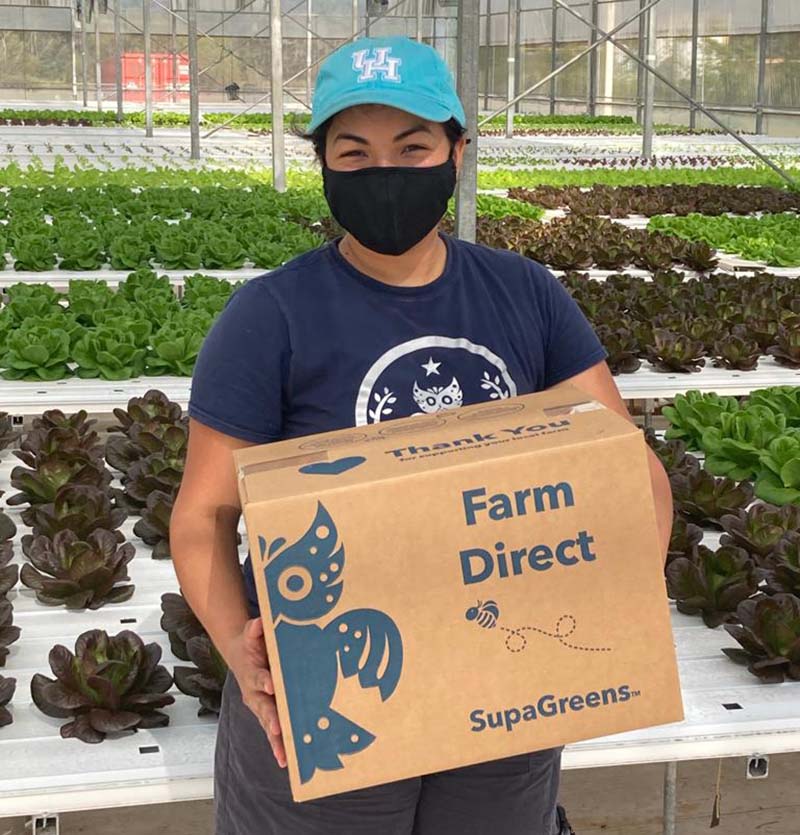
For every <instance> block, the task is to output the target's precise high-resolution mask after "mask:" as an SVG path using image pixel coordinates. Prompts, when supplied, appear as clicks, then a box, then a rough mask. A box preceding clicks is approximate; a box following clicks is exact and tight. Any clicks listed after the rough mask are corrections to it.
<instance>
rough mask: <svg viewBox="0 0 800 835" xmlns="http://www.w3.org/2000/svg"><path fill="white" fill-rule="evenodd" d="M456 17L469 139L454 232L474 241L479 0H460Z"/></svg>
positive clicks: (460, 83) (460, 86) (460, 90)
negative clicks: (470, 139)
mask: <svg viewBox="0 0 800 835" xmlns="http://www.w3.org/2000/svg"><path fill="white" fill-rule="evenodd" d="M460 12H461V13H460V14H459V16H458V74H457V78H458V95H459V98H460V99H461V101H462V102H463V103H464V112H465V115H466V117H467V125H468V126H469V127H470V131H471V132H472V133H473V137H472V142H470V143H469V144H468V145H467V146H466V147H465V149H464V158H463V160H462V163H461V171H460V173H459V178H458V189H457V192H456V235H457V236H458V237H459V238H461V239H462V240H465V241H474V240H475V207H476V201H477V192H478V129H477V123H478V72H479V70H478V62H477V61H476V60H475V56H476V55H477V54H478V46H479V44H480V0H463V2H462V3H461V6H460Z"/></svg>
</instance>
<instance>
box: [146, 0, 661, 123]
mask: <svg viewBox="0 0 800 835" xmlns="http://www.w3.org/2000/svg"><path fill="white" fill-rule="evenodd" d="M405 1H406V0H395V2H394V3H392V4H391V5H390V6H387V8H386V10H385V11H384V14H388V13H389V12H390V11H392V9H396V8H397V7H398V6H402V5H403V4H404V3H405ZM156 2H158V0H156ZM656 2H658V0H656ZM298 5H299V4H298ZM294 8H296V7H293V8H292V9H290V10H289V11H290V12H291V11H294ZM284 14H287V13H284ZM365 32H366V26H362V27H361V28H360V29H358V30H357V31H354V32H353V34H352V35H351V36H350V37H349V38H348V39H347V40H346V41H343V42H342V44H341V45H342V46H343V45H344V44H345V43H350V42H351V41H354V40H356V39H357V38H360V37H361V35H363V34H364V33H365ZM332 51H333V50H331V51H330V52H326V53H324V54H323V55H320V56H319V58H315V59H314V61H312V62H311V63H310V64H308V65H306V67H305V69H302V70H300V71H299V72H296V73H295V74H294V75H292V76H290V77H289V78H285V79H284V80H283V86H284V90H285V89H286V87H287V85H289V84H291V83H292V82H293V81H296V80H297V79H298V78H300V76H301V75H304V74H305V73H307V72H310V71H311V70H312V69H314V67H316V66H317V64H321V63H322V62H323V61H324V60H325V59H326V58H327V57H328V55H330V54H331V52H332ZM286 92H288V93H289V95H290V96H292V98H294V99H296V100H297V101H298V102H300V104H302V105H303V106H305V107H307V106H308V105H307V104H306V103H305V102H304V101H302V99H299V98H298V97H297V96H295V95H294V94H293V93H291V91H288V90H287V91H286ZM268 98H269V93H265V94H264V95H263V96H260V97H259V98H257V99H256V100H255V101H253V102H251V103H250V104H249V105H247V107H245V108H244V110H241V111H240V112H239V113H237V114H235V115H233V116H231V117H230V119H226V120H225V121H224V122H222V123H221V124H219V125H216V126H215V127H213V128H212V129H211V130H210V131H209V132H208V133H206V134H205V135H204V136H203V139H208V137H209V136H213V135H214V134H215V133H216V132H217V131H219V130H222V128H226V127H227V126H228V125H229V124H230V123H231V122H233V120H234V119H236V118H237V116H243V115H244V114H245V113H249V112H250V111H251V110H252V109H253V108H254V107H258V105H260V104H261V103H262V102H265V101H266V100H267V99H268Z"/></svg>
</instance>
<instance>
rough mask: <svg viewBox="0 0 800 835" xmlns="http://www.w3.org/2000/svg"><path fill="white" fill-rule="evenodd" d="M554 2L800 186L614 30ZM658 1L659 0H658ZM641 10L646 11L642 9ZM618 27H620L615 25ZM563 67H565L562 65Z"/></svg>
mask: <svg viewBox="0 0 800 835" xmlns="http://www.w3.org/2000/svg"><path fill="white" fill-rule="evenodd" d="M553 2H554V3H555V4H556V5H557V6H559V8H562V9H564V11H565V12H568V13H569V14H571V15H572V16H573V17H575V18H577V19H578V20H581V21H583V22H584V23H585V24H586V25H587V26H591V27H593V28H594V29H595V30H596V31H597V34H598V35H601V36H602V40H599V41H597V43H602V42H603V40H607V41H608V42H609V43H612V44H614V46H615V47H617V49H619V50H620V51H621V52H624V53H625V54H626V55H627V56H628V57H629V58H632V59H633V60H634V61H636V63H637V64H639V65H640V66H642V67H643V68H644V70H645V71H646V72H648V73H650V74H651V75H652V76H653V77H654V78H657V79H658V80H659V81H660V82H661V83H662V84H665V85H666V86H667V87H669V89H670V90H672V91H673V93H677V94H678V95H679V96H680V97H681V98H682V99H684V100H685V101H687V102H688V103H689V105H690V106H691V107H696V108H697V109H698V110H699V111H700V112H701V113H702V114H703V115H704V116H705V117H706V118H707V119H710V120H711V121H712V122H713V123H714V124H715V125H716V126H717V127H719V128H722V130H723V131H724V132H725V133H727V134H728V135H729V136H731V137H733V138H734V139H735V140H736V141H737V142H738V143H739V144H740V145H743V146H744V147H745V148H747V150H748V151H750V152H751V153H753V154H755V156H757V157H758V158H759V159H760V160H761V161H762V162H763V163H764V165H767V166H768V167H769V168H771V169H772V170H773V171H774V172H775V173H776V174H777V175H778V176H779V177H781V178H782V179H783V180H785V181H786V182H787V183H788V184H789V185H790V186H792V187H793V188H800V184H798V182H797V180H795V179H794V178H793V177H791V176H790V175H789V174H787V173H786V172H785V171H784V170H783V169H782V168H781V167H780V166H779V165H778V164H777V163H775V162H773V161H772V160H771V159H770V158H769V157H768V156H767V155H766V154H762V153H761V151H759V150H758V148H756V147H755V145H753V144H752V143H751V142H748V141H747V140H746V139H745V138H744V137H743V136H740V135H739V134H738V133H736V132H735V131H733V130H731V129H730V128H729V127H728V126H727V125H726V124H725V123H724V122H723V121H722V120H721V119H718V118H717V117H716V116H715V115H714V114H713V113H712V112H711V111H710V110H709V109H708V108H707V107H704V106H703V105H702V104H700V103H699V102H697V101H694V100H693V99H692V97H691V96H690V95H689V94H688V93H684V92H683V90H681V88H680V87H678V86H677V85H676V84H673V83H672V82H671V81H670V80H669V79H668V78H667V77H666V76H665V75H664V74H663V73H660V72H659V71H658V70H657V69H656V68H655V67H653V66H652V65H651V64H649V63H648V62H647V61H643V60H642V59H641V58H640V57H639V56H638V55H637V54H636V53H635V52H634V51H633V50H631V49H628V47H627V46H625V45H624V44H622V43H620V42H619V41H618V40H616V38H614V37H613V34H614V30H612V31H611V32H605V31H603V29H602V28H601V27H600V26H597V25H595V24H593V23H592V21H591V20H589V19H588V18H586V17H584V16H583V15H582V14H581V13H580V12H578V11H576V10H575V9H573V8H572V7H571V6H570V5H569V3H565V2H564V0H553ZM656 2H658V0H656ZM654 5H655V3H651V4H650V5H649V6H646V7H645V8H646V9H649V8H651V7H652V6H654ZM641 11H644V9H642V10H641ZM615 28H618V27H615ZM562 69H563V67H562Z"/></svg>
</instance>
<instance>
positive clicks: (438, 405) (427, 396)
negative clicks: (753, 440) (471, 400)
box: [413, 377, 464, 414]
mask: <svg viewBox="0 0 800 835" xmlns="http://www.w3.org/2000/svg"><path fill="white" fill-rule="evenodd" d="M413 394H414V402H415V403H416V404H417V406H419V407H420V409H422V411H423V412H424V413H425V414H433V413H434V412H441V411H442V410H443V409H458V408H460V406H461V405H462V403H463V402H464V392H463V391H462V390H461V385H460V384H459V382H458V380H457V379H456V378H455V377H453V379H452V380H451V381H450V384H449V385H447V386H432V387H431V388H427V389H424V388H420V386H419V384H418V383H417V381H416V380H414V389H413Z"/></svg>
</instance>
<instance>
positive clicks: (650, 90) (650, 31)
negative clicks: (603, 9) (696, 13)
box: [591, 9, 657, 159]
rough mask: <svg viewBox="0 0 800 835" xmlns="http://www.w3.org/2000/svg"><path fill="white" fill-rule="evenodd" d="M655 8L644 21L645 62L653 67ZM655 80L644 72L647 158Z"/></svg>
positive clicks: (594, 26)
mask: <svg viewBox="0 0 800 835" xmlns="http://www.w3.org/2000/svg"><path fill="white" fill-rule="evenodd" d="M656 25H657V24H656V10H655V9H650V10H649V11H648V12H647V21H646V23H645V33H646V34H645V37H646V41H645V62H646V64H647V65H649V66H651V67H654V66H655V63H656V37H657V35H656V32H657V29H656ZM591 26H592V29H593V30H594V31H595V32H596V31H597V21H595V20H593V21H592V23H591ZM655 103H656V80H655V78H654V77H653V76H652V75H651V74H650V73H646V75H645V77H644V113H643V114H642V156H643V157H645V159H649V158H650V157H652V156H653V129H654V124H653V123H654V122H655Z"/></svg>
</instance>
